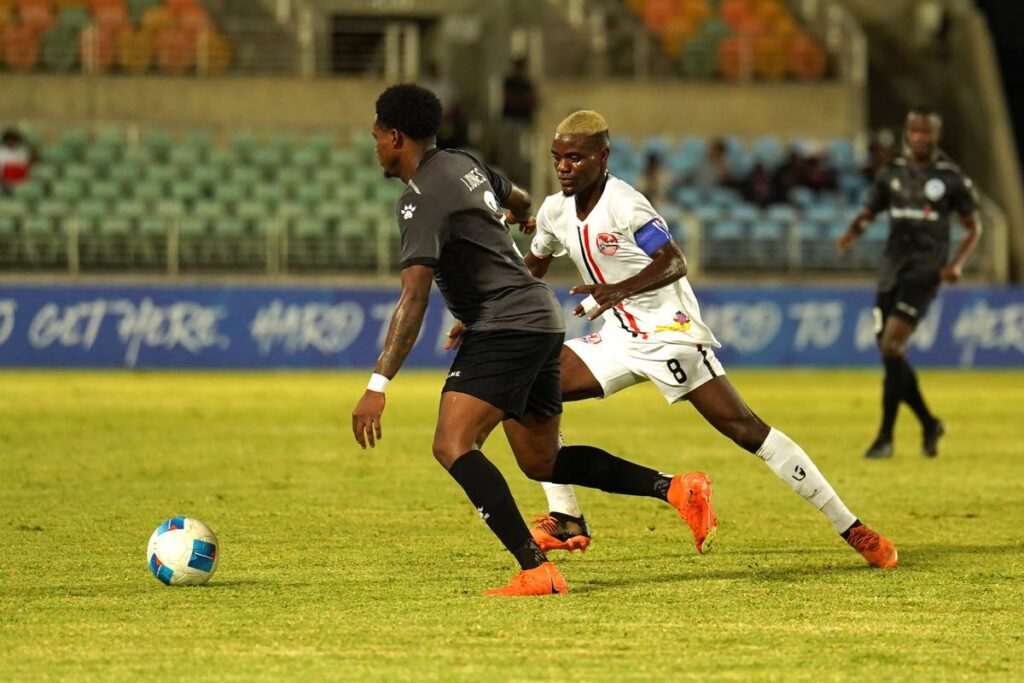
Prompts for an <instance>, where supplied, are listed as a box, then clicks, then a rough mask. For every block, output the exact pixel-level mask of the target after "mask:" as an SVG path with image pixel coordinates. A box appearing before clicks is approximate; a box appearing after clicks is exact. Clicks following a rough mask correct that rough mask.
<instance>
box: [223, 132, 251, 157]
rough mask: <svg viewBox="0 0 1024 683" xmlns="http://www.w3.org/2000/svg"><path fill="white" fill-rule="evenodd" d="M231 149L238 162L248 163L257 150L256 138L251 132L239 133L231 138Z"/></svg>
mask: <svg viewBox="0 0 1024 683" xmlns="http://www.w3.org/2000/svg"><path fill="white" fill-rule="evenodd" d="M229 147H230V149H231V151H232V152H234V154H235V157H236V158H237V159H238V160H240V161H248V160H249V159H250V157H251V155H252V153H253V152H254V151H255V150H256V147H257V145H256V138H255V137H253V134H252V133H250V132H249V131H239V132H237V133H235V134H234V135H233V136H231V144H230V145H229Z"/></svg>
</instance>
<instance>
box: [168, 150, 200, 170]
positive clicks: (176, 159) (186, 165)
mask: <svg viewBox="0 0 1024 683" xmlns="http://www.w3.org/2000/svg"><path fill="white" fill-rule="evenodd" d="M168 161H169V162H170V164H171V166H174V167H176V168H179V169H190V168H195V167H196V166H199V165H200V164H202V163H203V151H202V150H201V149H199V148H197V147H188V146H184V145H178V146H175V147H172V148H171V150H170V153H169V154H168Z"/></svg>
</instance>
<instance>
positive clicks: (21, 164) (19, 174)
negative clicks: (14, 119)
mask: <svg viewBox="0 0 1024 683" xmlns="http://www.w3.org/2000/svg"><path fill="white" fill-rule="evenodd" d="M35 160H36V154H35V151H34V150H33V149H32V147H31V146H30V145H29V144H28V143H27V142H25V138H24V136H22V134H21V133H19V132H18V131H17V130H15V129H13V128H8V129H7V130H5V131H4V132H3V146H2V147H0V169H2V171H0V173H2V179H3V180H2V183H3V191H4V194H10V193H11V191H12V190H13V189H14V187H15V186H16V185H17V184H18V183H21V182H24V181H25V180H26V179H27V178H28V174H29V169H30V168H31V167H32V163H33V162H34V161H35Z"/></svg>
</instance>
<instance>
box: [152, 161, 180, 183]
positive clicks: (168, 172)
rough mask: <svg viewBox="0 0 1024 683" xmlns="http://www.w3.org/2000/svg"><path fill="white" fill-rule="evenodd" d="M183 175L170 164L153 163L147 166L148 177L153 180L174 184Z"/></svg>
mask: <svg viewBox="0 0 1024 683" xmlns="http://www.w3.org/2000/svg"><path fill="white" fill-rule="evenodd" d="M182 177H183V176H182V175H181V174H180V173H179V172H178V171H177V170H175V169H174V168H172V167H170V166H162V165H160V164H152V165H150V166H148V167H147V168H146V178H147V179H149V180H150V181H152V182H156V183H165V184H168V185H170V184H172V183H174V182H175V181H177V180H179V179H181V178H182Z"/></svg>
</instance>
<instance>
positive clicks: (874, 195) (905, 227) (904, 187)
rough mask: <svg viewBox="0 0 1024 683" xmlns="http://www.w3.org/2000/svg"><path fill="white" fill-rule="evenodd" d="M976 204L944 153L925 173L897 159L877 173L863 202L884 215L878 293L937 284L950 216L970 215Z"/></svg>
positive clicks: (946, 252) (945, 257) (967, 184)
mask: <svg viewBox="0 0 1024 683" xmlns="http://www.w3.org/2000/svg"><path fill="white" fill-rule="evenodd" d="M976 206H977V198H976V196H975V193H974V187H973V185H972V184H971V180H970V178H968V177H967V176H966V175H964V173H963V171H961V170H960V167H959V166H957V165H956V164H954V163H953V162H952V161H950V160H949V159H948V158H946V157H945V156H944V155H939V156H937V157H936V159H935V161H934V162H932V164H931V165H930V166H928V167H927V168H924V169H918V168H915V167H913V166H912V165H911V164H910V162H909V161H908V160H907V159H904V158H897V159H894V160H893V161H892V162H891V163H889V164H888V165H887V166H886V167H885V168H883V169H882V170H881V171H879V173H878V176H877V177H876V178H875V182H874V184H873V185H872V187H871V191H870V193H869V195H868V200H867V208H868V209H869V210H871V211H872V212H874V213H876V214H877V213H881V212H882V211H888V212H889V240H888V242H887V243H886V246H885V260H884V262H883V264H882V270H881V273H880V276H879V283H878V288H879V290H882V291H886V290H890V289H892V288H893V287H896V286H897V285H900V284H931V285H937V284H938V282H939V270H941V269H942V267H943V266H944V265H946V263H947V261H948V260H949V244H950V234H949V233H950V224H951V218H952V216H953V214H957V215H960V216H964V215H968V214H971V213H973V212H974V210H975V208H976Z"/></svg>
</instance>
